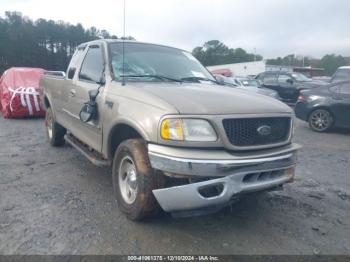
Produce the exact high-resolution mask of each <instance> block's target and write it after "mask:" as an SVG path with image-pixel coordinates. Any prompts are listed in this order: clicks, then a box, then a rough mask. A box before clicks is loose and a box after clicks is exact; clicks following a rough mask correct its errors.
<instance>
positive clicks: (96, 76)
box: [66, 44, 104, 152]
mask: <svg viewBox="0 0 350 262" xmlns="http://www.w3.org/2000/svg"><path fill="white" fill-rule="evenodd" d="M103 68H104V58H103V51H102V46H101V45H96V44H94V45H90V46H89V47H88V50H87V52H86V55H85V57H84V60H83V62H82V65H81V68H80V71H79V74H78V77H77V78H76V80H75V81H74V82H73V84H72V85H71V86H70V90H67V91H68V103H67V106H66V110H67V112H66V113H67V114H68V115H69V117H70V119H71V121H70V122H71V125H70V126H71V130H70V131H71V132H72V133H73V135H74V136H76V137H77V138H78V139H79V140H81V141H82V142H84V143H85V144H87V145H89V146H90V147H92V148H93V149H95V150H97V151H99V152H100V151H101V148H102V123H101V121H100V119H101V116H100V113H99V112H98V113H97V117H96V118H95V119H93V120H91V121H89V122H87V123H84V122H83V121H81V120H80V118H79V113H80V110H81V109H82V107H83V105H84V103H86V102H88V101H89V99H90V98H89V91H90V90H96V89H98V88H99V86H100V85H99V84H97V82H99V81H100V79H101V76H102V74H103V72H104V70H103ZM100 100H101V96H100V95H99V96H97V100H96V102H97V104H98V105H100V104H101V103H100ZM98 109H99V107H98Z"/></svg>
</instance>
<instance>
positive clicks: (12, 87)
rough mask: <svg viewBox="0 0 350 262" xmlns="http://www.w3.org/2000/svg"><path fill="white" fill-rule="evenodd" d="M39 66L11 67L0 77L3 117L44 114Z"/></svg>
mask: <svg viewBox="0 0 350 262" xmlns="http://www.w3.org/2000/svg"><path fill="white" fill-rule="evenodd" d="M44 71H45V70H44V69H41V68H26V67H13V68H10V69H8V70H6V71H5V72H4V74H3V75H2V77H1V79H0V110H1V112H2V115H3V116H4V118H19V117H25V116H44V110H43V108H42V105H41V102H40V93H39V90H40V89H39V81H40V78H41V76H42V75H43V74H44Z"/></svg>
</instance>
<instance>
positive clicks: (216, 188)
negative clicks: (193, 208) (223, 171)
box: [198, 184, 224, 198]
mask: <svg viewBox="0 0 350 262" xmlns="http://www.w3.org/2000/svg"><path fill="white" fill-rule="evenodd" d="M223 191H224V185H223V184H217V185H210V186H203V187H201V188H199V189H198V193H199V194H200V195H201V196H202V197H204V198H211V197H217V196H219V195H221V193H222V192H223Z"/></svg>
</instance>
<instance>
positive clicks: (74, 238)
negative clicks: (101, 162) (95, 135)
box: [0, 117, 350, 254]
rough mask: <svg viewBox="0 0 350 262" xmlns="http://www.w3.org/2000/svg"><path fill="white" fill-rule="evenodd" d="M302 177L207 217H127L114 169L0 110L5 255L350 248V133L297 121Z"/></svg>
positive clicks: (0, 224)
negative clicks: (53, 143) (116, 193)
mask: <svg viewBox="0 0 350 262" xmlns="http://www.w3.org/2000/svg"><path fill="white" fill-rule="evenodd" d="M295 140H296V142H298V143H300V144H302V145H303V146H304V148H303V149H302V150H301V152H300V154H299V162H300V163H299V165H298V169H297V179H296V181H295V183H293V184H290V185H287V186H285V190H284V191H278V192H273V193H272V192H271V193H266V194H263V195H260V196H259V197H248V198H245V199H243V200H241V201H240V202H238V203H237V204H235V205H233V206H232V207H231V208H227V209H225V210H224V211H222V212H220V213H217V214H214V215H210V216H205V217H195V218H193V217H192V218H183V219H173V218H171V217H170V216H169V215H166V214H163V215H161V216H160V217H158V218H156V219H153V220H151V221H147V222H144V223H133V222H131V221H128V220H127V219H126V218H125V217H124V216H123V215H122V214H121V212H120V211H118V209H117V207H116V204H115V203H114V200H113V195H112V186H111V172H110V170H108V169H101V168H96V167H94V166H93V165H92V164H90V162H88V161H87V160H86V159H85V158H84V157H83V156H81V155H80V154H79V153H78V152H77V151H76V150H74V149H73V148H71V147H70V146H68V145H65V146H64V147H62V148H52V147H50V146H49V144H48V143H47V142H46V139H45V134H44V128H43V120H41V119H28V120H4V119H3V118H1V117H0V254H169V253H171V254H207V253H215V254H232V253H235V254H350V238H349V236H350V219H349V218H350V132H348V131H341V130H339V131H337V132H334V133H330V134H317V133H314V132H312V131H310V130H309V129H308V127H307V125H306V124H304V123H301V122H298V123H297V129H296V138H295Z"/></svg>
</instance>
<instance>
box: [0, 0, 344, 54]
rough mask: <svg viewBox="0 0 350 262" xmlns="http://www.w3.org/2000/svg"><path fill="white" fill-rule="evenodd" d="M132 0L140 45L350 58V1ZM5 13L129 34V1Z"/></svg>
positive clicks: (38, 1) (31, 1)
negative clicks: (215, 43) (219, 46)
mask: <svg viewBox="0 0 350 262" xmlns="http://www.w3.org/2000/svg"><path fill="white" fill-rule="evenodd" d="M125 1H126V24H125V26H126V35H131V36H133V37H135V38H136V39H137V40H139V41H145V42H153V43H160V44H165V45H170V46H174V47H179V48H182V49H185V50H188V51H191V50H192V49H193V48H194V47H196V46H201V45H203V44H204V43H205V42H206V41H209V40H213V39H216V40H220V41H222V42H223V43H225V44H226V45H227V46H229V47H232V48H237V47H241V48H244V49H245V50H246V51H248V52H251V53H253V52H254V50H256V53H258V54H261V55H263V56H264V58H274V57H277V56H285V55H288V54H296V55H298V56H312V57H315V58H319V57H322V56H323V55H324V54H326V53H335V54H340V55H343V56H350V29H349V25H350V1H349V0H125ZM5 11H20V12H21V13H22V14H23V15H24V16H28V17H29V18H31V19H34V20H35V19H38V18H45V19H53V20H62V21H65V22H69V23H71V24H76V23H82V25H83V26H84V27H91V26H95V27H97V28H98V29H106V30H108V31H109V32H110V33H111V34H115V35H117V36H118V37H119V36H122V34H123V0H98V1H89V0H84V1H83V0H59V1H50V0H0V16H2V17H3V16H4V15H5ZM0 41H1V40H0Z"/></svg>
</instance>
